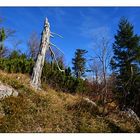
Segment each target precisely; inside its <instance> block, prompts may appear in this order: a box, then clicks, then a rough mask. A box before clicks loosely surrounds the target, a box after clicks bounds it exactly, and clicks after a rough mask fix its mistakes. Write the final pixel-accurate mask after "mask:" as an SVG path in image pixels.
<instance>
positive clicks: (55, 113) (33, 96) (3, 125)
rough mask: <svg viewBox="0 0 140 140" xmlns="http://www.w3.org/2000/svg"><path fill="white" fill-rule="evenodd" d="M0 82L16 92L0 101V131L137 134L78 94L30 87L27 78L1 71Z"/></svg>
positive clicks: (124, 121)
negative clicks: (99, 110)
mask: <svg viewBox="0 0 140 140" xmlns="http://www.w3.org/2000/svg"><path fill="white" fill-rule="evenodd" d="M0 81H1V82H2V83H4V84H6V85H10V86H12V87H13V88H14V89H15V90H17V91H18V93H19V95H18V96H17V97H13V96H10V97H6V98H4V99H1V100H0V132H96V133H98V132H139V128H138V126H137V125H136V124H135V123H134V122H133V121H131V120H127V119H125V118H123V117H120V116H119V115H118V114H119V113H116V114H113V113H112V114H110V115H109V116H105V117H102V116H101V114H100V112H98V111H97V110H96V109H94V108H91V107H90V106H89V105H88V104H86V103H85V102H83V99H82V97H81V96H80V95H71V94H68V93H62V92H56V91H55V90H53V89H51V88H50V87H48V86H47V85H46V84H44V85H43V90H40V91H34V90H33V89H32V88H31V87H30V83H29V81H30V79H29V76H28V75H23V74H8V73H5V72H3V71H0Z"/></svg>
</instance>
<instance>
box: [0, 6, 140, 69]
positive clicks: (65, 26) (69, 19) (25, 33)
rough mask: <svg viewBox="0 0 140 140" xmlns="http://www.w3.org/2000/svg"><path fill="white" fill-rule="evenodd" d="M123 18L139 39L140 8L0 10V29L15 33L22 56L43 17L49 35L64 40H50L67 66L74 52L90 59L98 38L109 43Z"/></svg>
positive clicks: (38, 28) (29, 8) (13, 8)
mask: <svg viewBox="0 0 140 140" xmlns="http://www.w3.org/2000/svg"><path fill="white" fill-rule="evenodd" d="M122 16H124V17H126V18H128V20H129V21H130V22H131V23H132V24H133V25H134V29H135V32H136V33H137V34H139V35H140V28H139V26H140V8H138V7H137V8H135V7H133V8H132V7H129V8H128V7H120V8H119V7H75V8H72V7H28V8H27V7H7V8H6V7H5V8H4V7H3V8H2V7H1V8H0V17H1V18H2V19H3V23H2V24H1V25H0V26H4V27H7V28H11V29H15V30H16V37H17V38H18V39H19V40H22V44H21V45H20V46H19V48H20V49H21V50H23V51H24V52H26V50H27V40H28V38H29V36H30V35H31V33H32V32H33V31H35V32H37V33H38V35H40V34H41V32H42V28H43V23H44V19H45V17H48V19H49V22H50V25H51V31H52V32H56V33H58V34H61V35H62V36H63V37H64V38H63V39H61V38H58V37H56V38H55V39H53V40H52V42H53V43H54V44H56V45H57V46H58V47H59V48H60V49H61V50H62V51H63V52H64V54H65V61H66V64H67V65H70V66H71V59H72V58H73V57H74V52H75V50H76V49H77V48H81V49H86V50H88V54H87V57H89V56H92V55H93V54H92V52H93V49H92V48H93V44H94V42H96V40H97V39H98V38H99V37H101V36H106V37H107V38H109V40H110V44H112V42H113V37H114V34H115V33H116V30H117V27H118V26H117V25H118V22H119V19H120V18H121V17H122Z"/></svg>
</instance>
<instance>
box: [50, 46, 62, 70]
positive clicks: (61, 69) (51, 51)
mask: <svg viewBox="0 0 140 140" xmlns="http://www.w3.org/2000/svg"><path fill="white" fill-rule="evenodd" d="M49 50H50V51H51V53H52V55H53V56H54V60H55V62H56V64H57V67H58V69H59V71H60V72H65V70H62V69H61V68H60V67H59V64H58V61H57V59H56V56H55V53H54V52H53V50H52V48H51V47H49Z"/></svg>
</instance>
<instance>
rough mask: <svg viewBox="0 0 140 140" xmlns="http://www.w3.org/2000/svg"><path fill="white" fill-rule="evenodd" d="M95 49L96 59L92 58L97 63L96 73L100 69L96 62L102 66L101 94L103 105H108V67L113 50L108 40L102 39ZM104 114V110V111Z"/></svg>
mask: <svg viewBox="0 0 140 140" xmlns="http://www.w3.org/2000/svg"><path fill="white" fill-rule="evenodd" d="M95 48H96V49H94V53H95V54H94V57H93V58H92V60H94V61H93V62H94V63H95V66H94V67H95V68H94V70H96V73H97V71H98V69H99V67H98V66H96V62H97V63H98V65H100V68H101V73H100V77H102V78H101V79H100V80H101V81H100V83H101V84H102V87H103V88H102V89H101V91H100V94H101V95H102V101H103V104H105V103H106V96H107V93H108V87H107V86H108V85H107V78H108V67H109V64H110V59H111V55H112V52H111V48H110V46H109V41H108V39H106V38H104V37H102V38H101V39H100V40H99V42H97V43H96V44H95ZM93 65H94V64H93ZM103 112H104V110H103Z"/></svg>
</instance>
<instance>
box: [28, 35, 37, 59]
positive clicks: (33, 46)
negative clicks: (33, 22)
mask: <svg viewBox="0 0 140 140" xmlns="http://www.w3.org/2000/svg"><path fill="white" fill-rule="evenodd" d="M27 45H28V51H29V52H28V57H29V58H33V60H35V59H36V58H37V54H38V52H39V37H38V35H37V33H36V32H32V34H31V36H30V38H29V40H28V42H27Z"/></svg>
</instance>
